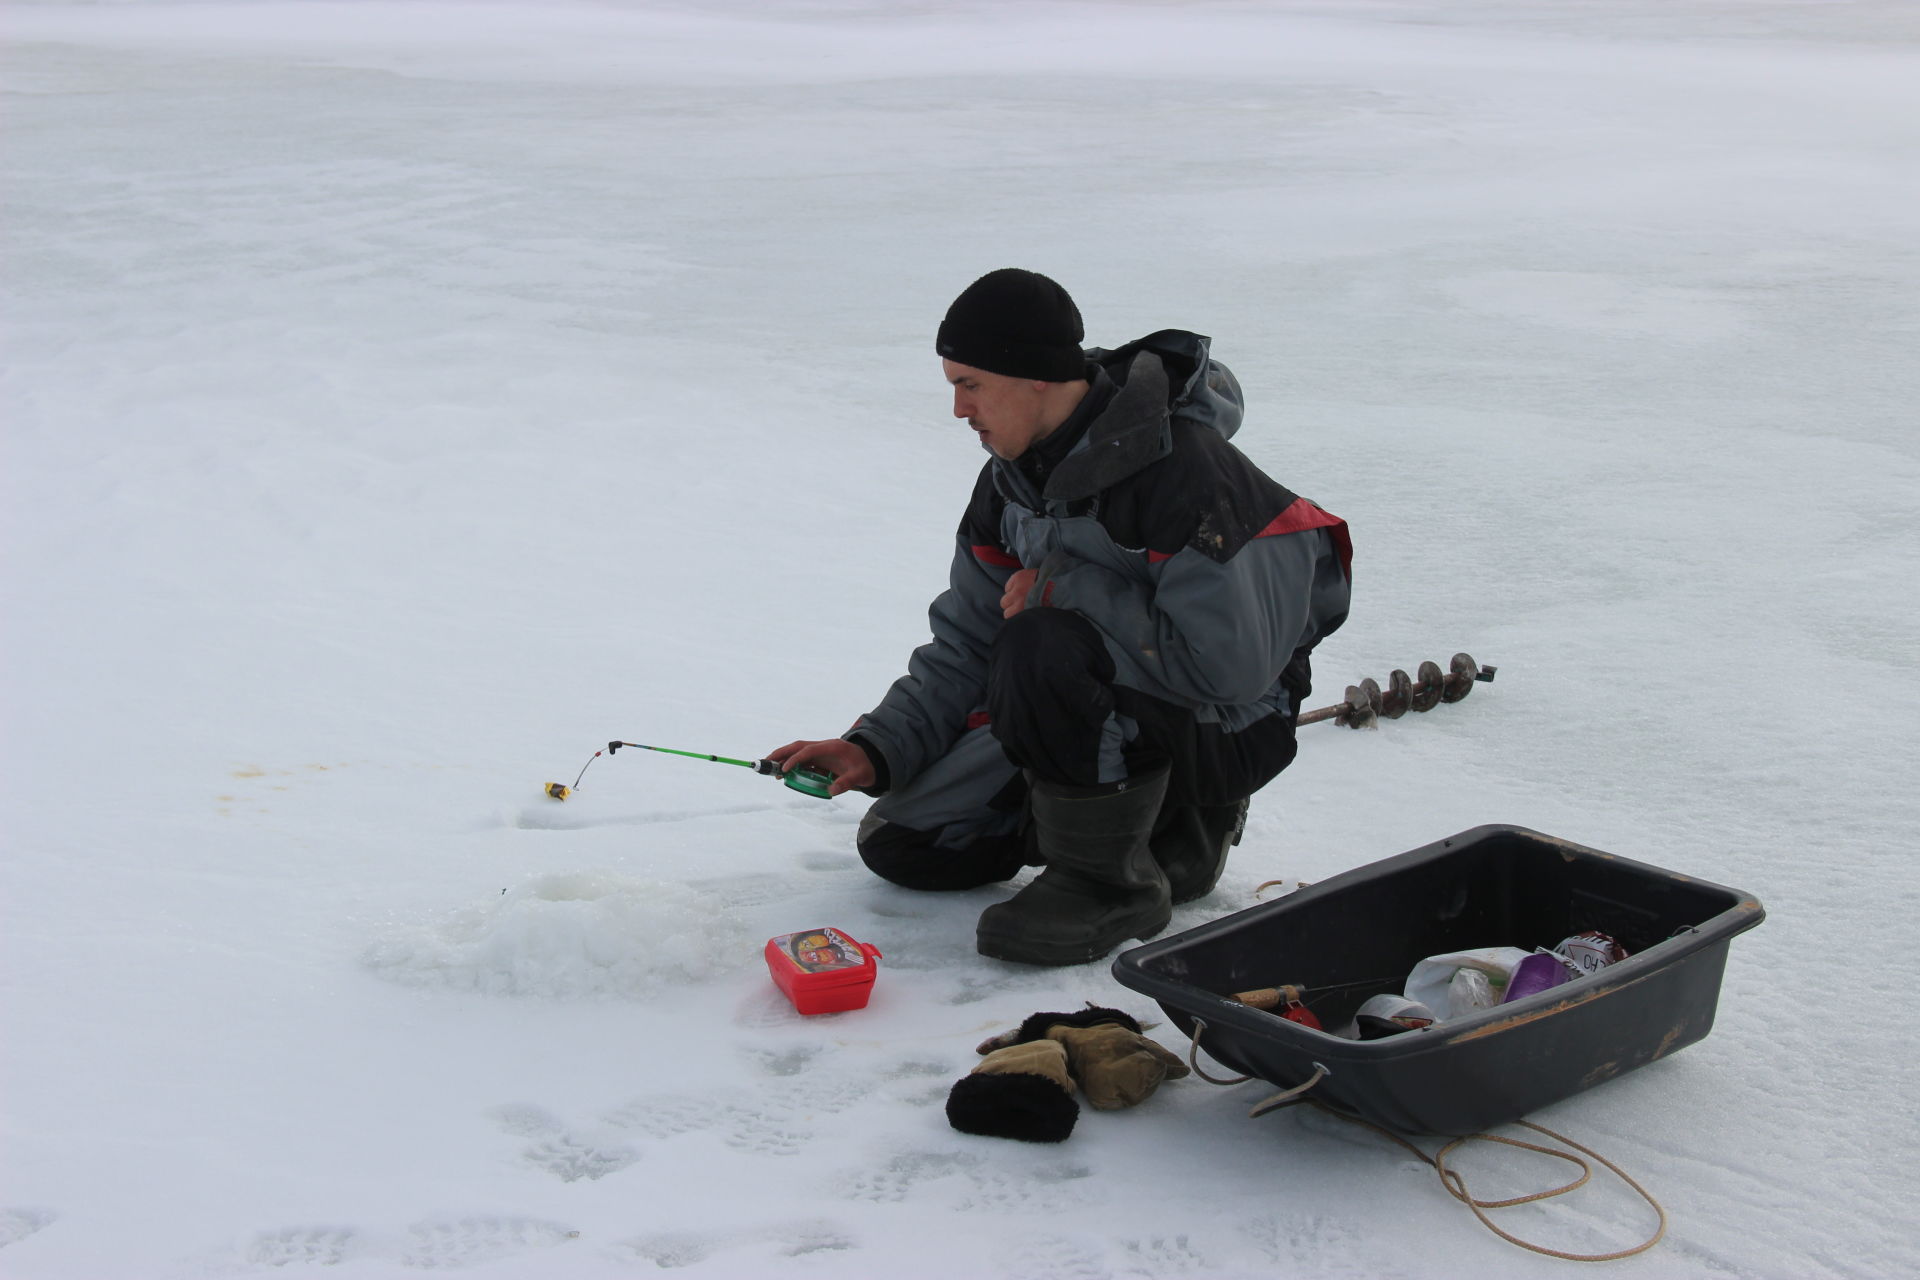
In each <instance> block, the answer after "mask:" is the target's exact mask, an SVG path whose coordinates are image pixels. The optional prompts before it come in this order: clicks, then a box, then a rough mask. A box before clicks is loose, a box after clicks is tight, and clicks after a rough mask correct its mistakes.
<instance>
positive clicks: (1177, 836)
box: [1150, 800, 1247, 906]
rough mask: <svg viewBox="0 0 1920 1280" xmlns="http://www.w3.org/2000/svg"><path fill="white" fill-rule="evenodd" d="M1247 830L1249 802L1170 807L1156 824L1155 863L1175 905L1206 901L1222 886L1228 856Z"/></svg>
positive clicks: (1154, 831)
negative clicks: (1158, 865) (1206, 898)
mask: <svg viewBox="0 0 1920 1280" xmlns="http://www.w3.org/2000/svg"><path fill="white" fill-rule="evenodd" d="M1246 829H1247V802H1246V801H1245V800H1236V801H1234V802H1233V803H1232V804H1220V805H1178V806H1175V805H1169V806H1167V807H1166V808H1165V809H1163V810H1162V811H1161V813H1160V817H1159V820H1158V821H1156V822H1155V823H1154V825H1153V838H1152V840H1151V842H1150V843H1151V846H1152V848H1153V860H1154V861H1155V862H1157V863H1159V864H1160V869H1161V870H1162V871H1164V872H1166V874H1167V888H1168V889H1169V890H1170V891H1171V892H1172V894H1173V901H1174V905H1175V906H1178V905H1179V904H1180V903H1182V902H1192V901H1193V900H1194V899H1195V898H1204V897H1206V896H1207V895H1208V894H1209V893H1212V892H1213V886H1214V885H1216V884H1219V883H1220V873H1221V872H1222V871H1224V870H1226V867H1227V854H1228V853H1229V852H1231V851H1232V849H1233V846H1235V845H1237V844H1239V843H1240V836H1241V833H1242V832H1244V831H1245V830H1246Z"/></svg>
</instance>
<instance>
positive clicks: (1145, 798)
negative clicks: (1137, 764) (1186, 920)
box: [976, 767, 1173, 965]
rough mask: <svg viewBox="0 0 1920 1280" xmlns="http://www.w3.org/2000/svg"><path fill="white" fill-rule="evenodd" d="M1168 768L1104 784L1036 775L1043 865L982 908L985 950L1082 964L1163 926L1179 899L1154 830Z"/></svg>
mask: <svg viewBox="0 0 1920 1280" xmlns="http://www.w3.org/2000/svg"><path fill="white" fill-rule="evenodd" d="M1167 774H1168V770H1167V769H1166V768H1164V767H1163V768H1161V769H1158V770H1156V771H1154V772H1152V773H1148V774H1142V775H1141V776H1139V777H1135V778H1129V779H1127V780H1126V781H1125V782H1123V783H1119V784H1107V785H1103V786H1098V787H1069V786H1062V785H1059V784H1057V783H1052V782H1042V781H1036V782H1035V783H1034V784H1033V793H1032V798H1031V800H1030V802H1029V803H1030V804H1031V806H1032V814H1033V824H1034V830H1035V831H1036V833H1037V838H1038V842H1039V852H1040V855H1041V856H1042V857H1044V858H1045V859H1046V863H1047V865H1046V870H1044V871H1042V872H1041V873H1040V874H1039V876H1038V877H1036V878H1035V879H1034V881H1033V883H1031V884H1029V885H1028V886H1027V887H1026V888H1024V889H1022V890H1021V891H1020V892H1019V893H1017V894H1015V895H1014V896H1013V897H1011V898H1009V899H1007V900H1006V901H1005V902H1001V903H996V904H995V905H993V906H991V907H988V908H987V909H986V910H985V911H983V912H981V913H980V926H979V929H978V930H977V932H976V938H977V943H978V946H979V949H980V954H981V955H984V956H993V957H994V958H996V959H999V960H1017V961H1019V962H1020V963H1022V964H1040V965H1068V964H1085V963H1086V962H1087V961H1089V960H1097V959H1099V958H1100V957H1101V956H1104V955H1105V954H1107V952H1109V951H1111V950H1113V949H1114V948H1115V947H1117V946H1119V945H1120V944H1121V943H1122V942H1125V941H1126V940H1127V939H1129V938H1151V937H1152V936H1153V935H1154V934H1156V933H1159V932H1160V931H1161V930H1162V929H1164V928H1166V927H1167V921H1168V920H1170V919H1172V917H1173V901H1172V898H1171V897H1170V895H1169V894H1168V891H1167V877H1166V874H1165V873H1164V872H1162V871H1161V870H1160V867H1159V864H1158V863H1156V862H1154V860H1153V852H1152V850H1151V849H1150V848H1149V847H1148V845H1147V839H1148V837H1149V836H1151V835H1152V833H1153V824H1154V819H1155V818H1156V817H1157V816H1158V815H1159V813H1160V802H1161V801H1162V800H1164V799H1165V798H1166V794H1167Z"/></svg>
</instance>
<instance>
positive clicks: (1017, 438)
mask: <svg viewBox="0 0 1920 1280" xmlns="http://www.w3.org/2000/svg"><path fill="white" fill-rule="evenodd" d="M940 368H941V370H942V371H943V372H944V373H945V374H946V375H947V381H948V382H950V383H952V384H953V416H954V417H956V418H965V419H966V420H967V425H968V426H970V427H972V428H973V429H974V431H975V432H976V433H978V435H979V437H980V443H981V444H983V445H985V446H986V447H987V448H989V449H991V450H993V452H994V454H995V455H996V456H998V457H1002V458H1006V459H1008V460H1012V459H1014V458H1017V457H1019V456H1020V455H1021V454H1023V453H1025V452H1026V451H1027V450H1028V448H1030V447H1031V446H1032V445H1033V442H1034V441H1036V440H1038V439H1040V438H1041V437H1042V436H1044V435H1046V434H1047V432H1048V431H1050V430H1051V429H1052V428H1051V426H1050V425H1049V424H1048V423H1047V422H1046V409H1047V404H1046V389H1047V384H1046V383H1044V382H1035V381H1033V380H1032V379H1030V378H1009V377H1007V376H1006V375H1005V374H1003V373H988V372H987V371H986V370H985V369H976V368H974V367H973V366H971V365H964V364H955V363H954V362H953V361H951V360H942V361H941V362H940Z"/></svg>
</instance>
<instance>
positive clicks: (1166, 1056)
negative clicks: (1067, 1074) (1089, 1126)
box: [1047, 1022, 1189, 1111]
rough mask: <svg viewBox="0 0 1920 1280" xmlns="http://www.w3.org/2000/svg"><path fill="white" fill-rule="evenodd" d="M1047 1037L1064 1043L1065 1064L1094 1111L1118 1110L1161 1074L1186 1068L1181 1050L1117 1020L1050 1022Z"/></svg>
mask: <svg viewBox="0 0 1920 1280" xmlns="http://www.w3.org/2000/svg"><path fill="white" fill-rule="evenodd" d="M1047 1039H1048V1040H1051V1041H1055V1042H1057V1043H1059V1044H1062V1045H1065V1046H1066V1050H1067V1069H1068V1070H1069V1071H1071V1072H1072V1073H1073V1078H1074V1079H1075V1080H1077V1081H1078V1082H1079V1084H1080V1088H1081V1091H1082V1092H1084V1093H1085V1094H1086V1095H1087V1105H1088V1106H1091V1107H1092V1108H1094V1110H1096V1111H1119V1110H1121V1109H1122V1108H1125V1107H1132V1106H1137V1105H1139V1104H1140V1103H1142V1102H1145V1101H1146V1100H1147V1099H1148V1098H1150V1097H1152V1096H1153V1091H1154V1090H1155V1089H1158V1088H1159V1087H1160V1082H1161V1081H1163V1080H1178V1079H1179V1078H1180V1077H1181V1076H1184V1075H1187V1074H1189V1073H1188V1071H1187V1064H1186V1063H1184V1062H1182V1061H1180V1055H1179V1054H1177V1053H1174V1052H1173V1051H1172V1050H1170V1049H1167V1048H1165V1047H1164V1046H1162V1045H1159V1044H1156V1043H1155V1042H1153V1041H1152V1040H1149V1039H1147V1037H1145V1036H1143V1035H1141V1034H1140V1033H1139V1032H1138V1031H1129V1030H1127V1028H1125V1027H1124V1026H1121V1025H1119V1024H1118V1023H1112V1022H1107V1023H1102V1024H1101V1025H1100V1026H1097V1027H1063V1026H1055V1027H1052V1028H1050V1029H1049V1030H1048V1031H1047Z"/></svg>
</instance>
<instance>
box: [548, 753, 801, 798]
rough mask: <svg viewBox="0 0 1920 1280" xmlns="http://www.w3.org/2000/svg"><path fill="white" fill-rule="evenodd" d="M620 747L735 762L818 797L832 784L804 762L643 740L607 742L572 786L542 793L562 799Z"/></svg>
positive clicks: (562, 785) (558, 784)
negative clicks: (738, 756) (794, 765)
mask: <svg viewBox="0 0 1920 1280" xmlns="http://www.w3.org/2000/svg"><path fill="white" fill-rule="evenodd" d="M622 747H633V748H635V749H636V750H640V751H658V752H660V753H661V754H662V755H669V756H686V757H687V758H688V759H691V760H711V761H713V762H714V763H715V764H732V765H739V766H740V767H741V768H742V769H751V770H753V771H754V772H755V773H759V774H765V775H766V776H767V777H769V778H778V779H780V781H782V782H784V783H786V784H787V786H789V787H792V788H793V789H794V790H795V791H798V792H800V793H801V794H802V795H808V796H817V797H819V798H820V799H822V800H825V799H827V798H828V791H827V788H828V787H830V786H832V785H833V775H832V774H830V773H827V772H825V771H824V770H821V769H809V768H807V767H805V766H804V765H803V766H801V767H800V768H798V769H789V770H785V771H782V770H781V768H780V766H779V765H777V764H775V763H774V762H773V761H771V760H735V759H733V758H732V757H730V756H716V755H713V754H712V753H711V752H706V751H676V750H675V749H674V748H672V747H650V746H648V745H647V744H646V743H644V742H609V743H608V744H607V746H606V750H604V751H596V752H594V753H593V754H592V755H591V756H588V757H587V763H586V764H583V765H581V766H580V773H579V776H578V777H575V778H574V780H573V786H572V787H569V786H567V785H566V784H565V783H563V782H549V783H548V784H547V785H546V788H545V790H546V794H547V795H549V796H551V797H552V798H553V799H555V800H565V799H566V798H567V797H568V796H570V795H572V794H573V792H574V787H578V786H579V785H580V779H581V778H584V777H586V776H587V768H588V766H589V765H591V764H592V763H593V762H594V761H595V760H598V759H599V758H600V757H601V756H610V755H613V754H615V753H616V752H618V751H619V750H620V748H622Z"/></svg>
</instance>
